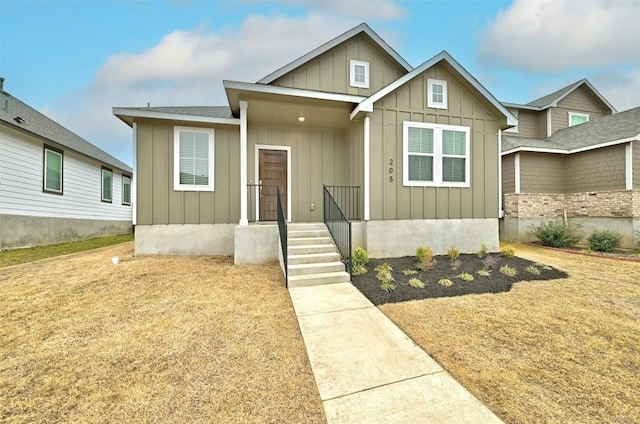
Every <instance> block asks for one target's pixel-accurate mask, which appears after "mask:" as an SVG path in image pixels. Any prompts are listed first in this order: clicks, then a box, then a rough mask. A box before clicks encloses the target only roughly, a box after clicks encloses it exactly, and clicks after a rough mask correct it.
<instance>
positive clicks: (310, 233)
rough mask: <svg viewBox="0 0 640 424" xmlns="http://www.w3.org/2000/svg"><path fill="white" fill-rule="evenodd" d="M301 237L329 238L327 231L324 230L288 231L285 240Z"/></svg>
mask: <svg viewBox="0 0 640 424" xmlns="http://www.w3.org/2000/svg"><path fill="white" fill-rule="evenodd" d="M301 237H331V234H329V231H328V230H327V229H326V228H325V229H324V230H288V231H287V238H289V239H292V238H301Z"/></svg>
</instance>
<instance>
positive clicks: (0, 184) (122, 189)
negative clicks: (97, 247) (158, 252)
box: [0, 78, 133, 249]
mask: <svg viewBox="0 0 640 424" xmlns="http://www.w3.org/2000/svg"><path fill="white" fill-rule="evenodd" d="M132 176H133V174H132V169H131V168H130V167H129V166H127V165H125V164H124V163H122V162H120V161H119V160H117V159H116V158H114V157H112V156H110V155H108V154H107V153H105V152H103V151H102V150H100V149H98V148H97V147H95V146H94V145H92V144H91V143H89V142H88V141H86V140H84V139H82V138H81V137H79V136H77V135H76V134H74V133H72V132H71V131H69V130H68V129H66V128H64V127H63V126H61V125H59V124H58V123H56V122H54V121H53V120H51V119H49V118H47V117H46V116H45V115H43V114H41V113H40V112H38V111H36V110H35V109H33V108H31V107H29V106H28V105H27V104H25V103H23V102H21V101H20V100H19V99H17V98H15V97H14V96H12V95H11V94H9V93H7V92H6V91H5V90H4V79H3V78H0V249H8V248H17V247H26V246H35V245H45V244H52V243H58V242H64V241H73V240H79V239H85V238H91V237H95V236H102V235H113V234H121V233H129V232H131V231H132V225H131V221H132V208H131V179H132Z"/></svg>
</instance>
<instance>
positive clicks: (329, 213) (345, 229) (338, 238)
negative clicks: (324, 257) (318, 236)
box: [323, 186, 351, 274]
mask: <svg viewBox="0 0 640 424" xmlns="http://www.w3.org/2000/svg"><path fill="white" fill-rule="evenodd" d="M323 191H324V196H323V197H324V223H325V225H326V226H327V228H328V229H329V233H330V234H331V237H332V238H333V241H334V242H335V243H336V247H337V248H338V251H339V252H340V259H341V260H342V262H344V265H345V267H346V269H347V272H348V273H349V274H351V221H350V220H349V219H348V218H347V216H346V215H345V214H344V212H343V211H342V209H340V206H339V205H338V203H337V202H336V200H335V199H334V198H333V196H332V195H331V193H330V192H329V189H328V187H327V186H323Z"/></svg>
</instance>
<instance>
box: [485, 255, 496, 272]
mask: <svg viewBox="0 0 640 424" xmlns="http://www.w3.org/2000/svg"><path fill="white" fill-rule="evenodd" d="M498 262H500V258H498V257H497V256H494V255H487V257H486V258H484V260H483V261H482V265H483V267H484V269H494V268H495V267H496V266H498Z"/></svg>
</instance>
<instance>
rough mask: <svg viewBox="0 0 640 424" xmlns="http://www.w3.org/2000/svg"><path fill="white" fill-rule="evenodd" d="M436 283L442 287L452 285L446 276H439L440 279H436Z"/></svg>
mask: <svg viewBox="0 0 640 424" xmlns="http://www.w3.org/2000/svg"><path fill="white" fill-rule="evenodd" d="M438 284H440V285H441V286H442V287H451V286H453V281H451V280H449V279H448V278H441V279H440V280H438Z"/></svg>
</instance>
